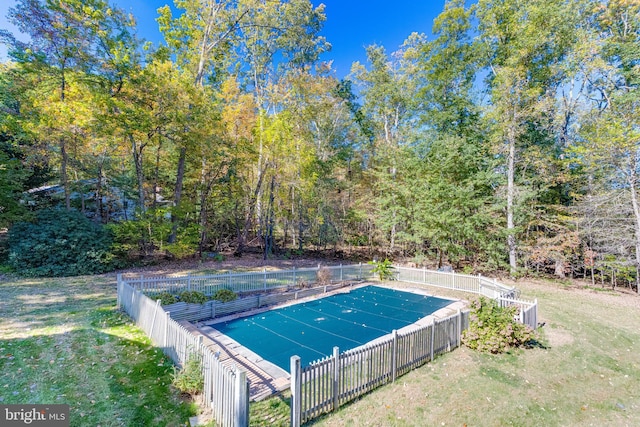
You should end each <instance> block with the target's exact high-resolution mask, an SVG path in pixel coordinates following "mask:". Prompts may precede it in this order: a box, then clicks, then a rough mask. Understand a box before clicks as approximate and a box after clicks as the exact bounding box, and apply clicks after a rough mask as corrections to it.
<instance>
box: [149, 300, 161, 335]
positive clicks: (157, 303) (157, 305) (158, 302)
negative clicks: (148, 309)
mask: <svg viewBox="0 0 640 427" xmlns="http://www.w3.org/2000/svg"><path fill="white" fill-rule="evenodd" d="M160 302H161V301H160V300H159V299H157V300H156V306H155V308H154V309H153V318H152V319H151V330H150V331H149V338H151V341H153V327H154V326H155V324H156V315H157V314H158V307H160Z"/></svg>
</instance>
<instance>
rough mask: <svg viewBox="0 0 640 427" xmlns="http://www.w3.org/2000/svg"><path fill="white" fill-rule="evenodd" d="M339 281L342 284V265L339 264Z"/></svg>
mask: <svg viewBox="0 0 640 427" xmlns="http://www.w3.org/2000/svg"><path fill="white" fill-rule="evenodd" d="M340 281H341V282H342V263H340Z"/></svg>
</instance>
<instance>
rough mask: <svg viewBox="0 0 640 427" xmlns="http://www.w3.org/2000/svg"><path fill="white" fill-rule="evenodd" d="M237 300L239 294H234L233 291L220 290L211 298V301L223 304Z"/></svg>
mask: <svg viewBox="0 0 640 427" xmlns="http://www.w3.org/2000/svg"><path fill="white" fill-rule="evenodd" d="M237 298H238V294H236V293H235V292H233V291H232V290H231V289H218V290H217V291H216V293H215V294H213V296H212V297H211V299H214V300H216V301H221V302H229V301H235V300H236V299H237Z"/></svg>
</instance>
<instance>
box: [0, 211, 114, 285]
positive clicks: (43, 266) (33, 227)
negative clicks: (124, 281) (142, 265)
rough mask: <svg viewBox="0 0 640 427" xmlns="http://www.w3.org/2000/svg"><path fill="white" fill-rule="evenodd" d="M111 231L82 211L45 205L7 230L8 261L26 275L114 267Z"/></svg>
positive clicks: (71, 273) (72, 273)
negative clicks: (29, 220)
mask: <svg viewBox="0 0 640 427" xmlns="http://www.w3.org/2000/svg"><path fill="white" fill-rule="evenodd" d="M110 246H111V235H110V233H109V232H108V231H107V230H106V229H105V228H104V227H103V226H102V225H100V224H96V223H94V222H91V221H90V220H88V219H87V218H86V217H84V216H83V215H82V214H81V213H79V212H76V211H66V210H58V209H46V210H41V211H39V212H37V213H36V216H35V220H34V222H18V223H16V224H14V225H13V226H12V227H11V229H10V230H9V265H10V266H11V267H12V268H13V269H15V270H16V271H17V272H19V273H20V274H22V275H25V276H36V277H37V276H77V275H82V274H94V273H104V272H106V271H110V270H112V269H113V268H115V267H116V265H115V257H114V256H113V255H112V253H111V252H110Z"/></svg>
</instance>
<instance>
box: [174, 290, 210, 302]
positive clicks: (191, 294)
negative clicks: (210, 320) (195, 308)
mask: <svg viewBox="0 0 640 427" xmlns="http://www.w3.org/2000/svg"><path fill="white" fill-rule="evenodd" d="M180 301H183V302H188V303H191V304H204V303H205V302H207V296H206V295H205V294H203V293H202V292H198V291H182V292H180Z"/></svg>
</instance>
